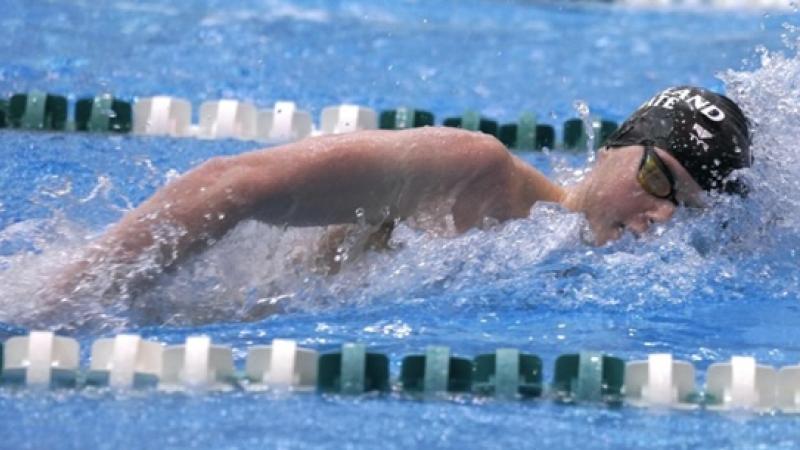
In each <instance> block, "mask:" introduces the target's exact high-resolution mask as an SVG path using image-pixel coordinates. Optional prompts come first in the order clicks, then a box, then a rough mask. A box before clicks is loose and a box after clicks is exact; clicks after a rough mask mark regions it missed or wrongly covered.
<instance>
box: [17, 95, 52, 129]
mask: <svg viewBox="0 0 800 450" xmlns="http://www.w3.org/2000/svg"><path fill="white" fill-rule="evenodd" d="M46 107H47V94H45V93H44V92H40V91H31V92H29V93H28V95H27V97H25V113H24V114H23V115H22V122H21V123H22V128H26V129H29V130H31V129H35V130H41V129H43V128H44V127H45V110H46Z"/></svg>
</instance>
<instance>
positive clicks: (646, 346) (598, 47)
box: [0, 0, 800, 449]
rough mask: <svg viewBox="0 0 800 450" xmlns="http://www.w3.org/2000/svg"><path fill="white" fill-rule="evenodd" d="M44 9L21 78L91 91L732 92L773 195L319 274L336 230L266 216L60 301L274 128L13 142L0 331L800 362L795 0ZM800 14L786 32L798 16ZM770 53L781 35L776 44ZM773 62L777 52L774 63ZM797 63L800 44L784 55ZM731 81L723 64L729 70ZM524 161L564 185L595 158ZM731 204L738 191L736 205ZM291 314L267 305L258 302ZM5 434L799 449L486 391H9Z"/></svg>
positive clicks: (18, 47) (422, 245)
mask: <svg viewBox="0 0 800 450" xmlns="http://www.w3.org/2000/svg"><path fill="white" fill-rule="evenodd" d="M175 3H177V4H172V3H170V2H157V1H147V2H135V3H134V2H121V1H107V2H74V1H72V2H29V1H23V0H19V1H13V0H4V1H3V2H2V6H3V7H4V8H3V10H4V14H3V16H2V17H0V26H2V29H4V30H5V31H6V33H5V38H4V39H3V40H0V93H3V94H11V93H13V92H16V91H26V90H29V89H32V88H39V89H44V90H48V91H53V92H58V93H63V94H66V95H69V96H70V98H72V99H75V98H79V97H82V96H86V95H94V94H95V93H97V92H100V91H110V92H113V93H115V94H118V95H120V96H122V97H127V98H130V97H133V96H137V95H139V96H147V95H153V94H163V93H166V94H172V95H178V96H184V97H186V98H188V99H190V100H192V101H193V102H195V103H194V105H195V109H197V106H198V105H199V102H200V101H202V100H205V99H216V98H219V97H223V96H224V97H235V98H239V99H244V100H249V101H252V102H254V103H256V104H258V105H259V106H261V107H266V106H268V105H270V104H271V103H272V102H274V101H275V100H279V99H291V100H295V101H296V102H298V104H299V105H300V106H301V107H303V108H305V109H308V110H310V111H312V112H314V113H317V112H319V111H320V110H321V108H322V107H324V106H326V105H329V104H335V103H340V102H344V101H348V102H356V103H361V104H365V105H369V106H372V107H374V108H377V109H380V108H385V107H393V106H397V105H400V104H410V105H414V106H418V107H424V108H428V109H430V110H432V111H434V112H436V113H437V115H438V116H439V117H443V116H445V115H448V114H458V113H460V112H461V111H462V110H464V109H465V108H468V107H469V108H476V109H480V110H481V111H483V112H484V114H486V115H488V116H492V117H495V118H498V119H502V120H513V119H514V118H515V117H516V116H517V114H518V113H520V112H522V111H526V110H530V111H535V112H537V113H538V114H539V117H540V120H541V121H543V122H549V123H554V124H557V123H560V122H561V121H563V120H564V119H565V118H567V117H572V116H574V115H575V114H576V111H575V102H577V101H581V102H586V103H587V104H588V105H589V107H590V108H591V110H592V111H593V112H596V113H600V114H603V115H605V116H607V117H611V118H614V119H622V118H624V116H625V115H626V114H627V113H628V112H629V111H630V110H631V109H632V108H634V107H635V106H636V105H638V104H640V103H641V102H642V101H643V100H644V99H646V98H647V97H649V96H650V95H652V94H653V93H654V92H656V91H657V90H659V89H661V88H663V87H665V86H668V85H671V84H678V83H692V84H699V85H703V86H706V87H710V88H715V89H725V88H727V90H728V92H729V93H730V95H732V96H734V97H736V98H737V99H738V100H740V101H741V103H742V104H743V105H744V106H745V109H746V111H747V112H748V114H750V116H751V118H752V119H753V120H754V122H755V123H756V125H757V127H758V130H759V134H758V135H757V137H756V142H755V155H756V162H757V166H756V168H754V169H753V170H752V171H750V173H748V174H747V176H749V177H750V178H751V180H752V182H753V185H754V186H756V187H757V188H758V189H756V190H755V193H754V194H753V195H752V196H751V197H750V198H749V199H747V200H734V201H727V203H728V204H725V205H721V206H720V207H718V208H716V209H713V210H710V211H707V212H705V213H698V212H690V211H681V212H680V213H679V214H678V215H677V216H676V217H675V219H674V220H673V221H672V222H670V223H669V224H667V225H665V226H662V227H658V228H657V229H656V230H655V231H654V232H653V233H651V234H650V235H648V236H645V237H644V238H642V239H639V240H636V239H634V238H632V237H631V236H627V237H625V238H624V239H623V240H621V241H620V242H617V243H615V244H612V245H609V246H606V247H601V248H595V247H591V246H588V245H586V244H584V243H583V242H582V239H581V237H580V235H581V229H582V222H581V219H580V217H577V216H575V215H571V214H565V213H563V212H561V211H557V210H553V209H550V208H547V207H538V208H535V209H534V210H533V211H532V213H531V216H530V217H529V218H528V219H523V220H518V221H514V222H510V223H507V224H504V225H502V226H497V227H493V228H491V229H488V230H475V231H472V232H469V233H467V234H466V235H464V236H460V237H457V238H452V239H451V238H443V237H437V236H432V235H428V234H425V233H421V232H418V231H415V230H413V229H411V228H408V227H405V226H402V225H401V226H400V227H399V228H398V229H397V230H396V232H395V235H394V237H393V239H394V241H395V242H394V244H395V246H396V247H397V248H396V249H395V250H394V251H392V252H383V253H367V254H363V255H356V254H355V250H354V249H353V252H354V254H353V255H352V256H353V258H352V260H351V261H349V262H348V263H346V264H345V266H344V268H343V270H342V271H341V273H339V274H337V275H334V276H325V275H321V274H320V273H318V271H316V270H315V267H314V264H313V262H312V260H313V251H314V248H315V242H316V239H318V237H319V236H320V234H321V233H322V231H323V230H321V229H318V228H312V229H289V230H281V229H279V228H276V227H270V226H266V225H261V224H257V223H244V224H242V226H240V227H238V228H237V229H235V230H233V231H232V232H231V233H230V234H229V235H228V236H226V237H225V238H224V239H222V240H221V241H220V242H219V243H218V244H217V245H216V246H214V247H213V248H212V249H211V250H209V251H208V252H207V253H205V254H203V255H200V256H199V257H197V258H195V259H194V260H192V261H190V262H189V263H188V264H187V265H186V266H185V267H184V268H182V269H181V270H178V271H176V272H175V273H169V274H163V275H162V276H161V277H160V278H159V280H158V282H157V284H156V287H155V288H154V289H153V290H152V291H151V292H149V293H146V294H144V295H142V296H141V297H138V298H136V299H135V300H131V299H127V298H123V299H119V298H106V297H104V296H103V295H102V292H98V294H97V296H96V297H91V296H90V297H89V298H86V299H84V300H83V301H81V302H78V303H76V304H75V306H74V308H73V309H72V310H71V311H69V312H65V313H62V315H60V316H58V317H56V318H53V317H48V316H46V315H42V314H41V313H42V311H43V310H44V309H46V305H42V304H40V303H38V302H37V292H38V291H39V290H40V289H41V287H42V286H43V285H44V284H45V283H46V282H47V280H48V279H49V277H50V276H52V273H53V272H54V271H57V270H58V267H60V266H61V265H62V264H64V263H65V262H67V261H68V260H69V259H70V257H72V256H74V255H75V254H76V252H77V251H78V250H79V249H80V248H82V247H83V246H84V245H86V243H87V242H89V241H90V240H91V239H92V238H93V237H96V236H97V235H98V234H99V233H101V232H102V230H103V229H104V228H105V227H106V226H108V225H109V224H111V223H113V222H114V221H115V220H116V219H118V218H119V217H120V215H121V214H122V213H123V212H124V211H125V210H127V209H130V208H131V207H132V206H135V205H136V204H138V203H139V202H140V201H142V200H143V199H144V198H146V197H147V196H148V195H150V194H152V192H154V190H155V189H157V188H158V187H159V186H161V185H163V184H164V183H165V182H166V181H167V180H168V179H170V178H171V177H173V176H175V175H177V174H179V173H182V172H185V171H186V170H188V169H189V168H191V167H192V166H194V165H196V164H198V163H199V162H201V161H203V160H204V159H205V158H207V157H209V156H211V155H217V154H234V153H238V152H241V151H245V150H247V149H251V148H253V147H254V145H255V144H252V143H243V142H234V141H218V142H210V141H197V140H173V139H167V138H152V137H132V136H124V137H110V136H102V135H97V136H93V135H82V134H49V133H23V132H11V131H0V152H2V154H3V155H4V158H3V159H2V162H0V171H1V173H2V176H1V177H0V183H1V185H0V192H2V194H0V268H1V269H2V272H0V284H2V285H3V287H4V288H3V290H2V292H0V323H2V325H0V337H6V336H9V335H12V334H17V333H22V332H23V331H24V330H25V327H27V326H30V325H31V324H36V325H38V326H44V327H64V326H65V324H66V325H67V326H69V327H72V329H71V332H72V333H73V334H74V335H76V336H77V337H78V338H79V339H80V341H81V344H82V347H83V356H84V361H86V360H87V359H88V349H89V346H90V344H91V342H92V341H93V340H94V339H96V338H98V337H100V336H107V335H111V334H113V333H117V332H121V331H134V332H138V333H141V334H143V335H145V336H147V337H149V338H152V339H156V340H159V341H162V342H166V343H177V342H181V341H182V340H183V339H185V337H186V336H188V335H191V334H197V333H205V334H209V335H211V336H212V337H213V339H214V340H215V341H217V342H220V343H225V344H229V345H232V346H233V347H234V348H235V349H236V354H235V356H236V358H237V364H239V365H240V367H241V365H242V364H243V357H244V355H245V353H244V351H245V349H246V347H247V346H249V345H255V344H262V343H267V342H269V341H270V340H271V339H273V338H275V337H283V338H294V339H298V340H299V341H300V342H301V344H302V345H305V346H309V347H313V348H316V349H318V350H322V351H324V350H329V349H334V348H336V347H338V346H339V345H341V343H343V342H346V341H362V342H365V343H367V344H369V345H371V346H373V347H374V348H375V349H376V350H378V351H383V352H386V353H388V354H389V355H390V357H391V358H392V361H393V366H392V369H393V371H394V372H395V373H397V372H398V371H399V366H398V364H399V361H400V359H401V357H402V356H403V355H405V354H408V353H412V352H418V351H420V350H422V349H423V348H424V347H425V346H427V345H429V344H443V345H449V346H451V347H452V349H453V351H454V352H455V353H458V354H463V355H468V356H472V355H474V354H477V353H480V352H486V351H492V350H494V349H495V348H496V347H500V346H513V347H518V348H522V349H524V350H526V351H530V352H535V353H537V354H539V355H541V356H542V358H543V359H544V361H545V369H546V371H545V377H547V378H550V377H551V376H552V372H551V370H550V369H551V367H552V362H553V360H554V358H555V357H556V356H557V355H559V354H561V353H567V352H573V351H576V350H580V349H593V350H604V351H608V352H611V353H613V354H615V355H617V356H621V357H623V358H626V359H634V358H641V357H643V356H644V355H646V354H647V353H649V352H656V351H658V352H661V351H667V352H671V353H673V354H674V355H675V356H676V357H677V358H681V359H687V360H690V361H692V362H693V363H694V364H695V366H696V367H697V368H698V369H699V371H698V372H699V373H698V382H699V383H702V381H703V376H702V374H703V372H704V370H705V368H706V367H707V366H708V365H709V364H711V363H713V362H717V361H723V360H727V359H728V358H730V357H731V356H732V355H735V354H748V355H754V356H756V357H757V358H758V359H759V360H761V361H763V362H766V363H769V364H774V365H778V366H780V365H788V364H796V363H797V362H798V360H800V346H798V343H799V342H800V331H798V327H797V326H796V323H797V322H798V319H800V312H798V310H799V309H800V303H798V301H797V299H798V294H800V279H798V278H800V277H798V275H799V273H798V270H797V263H796V249H797V248H798V244H800V240H799V239H798V237H797V236H798V228H800V215H798V214H797V213H796V212H795V211H800V209H798V204H797V203H798V201H800V200H798V199H800V186H798V183H797V182H795V180H794V176H795V175H796V173H797V170H798V169H800V167H798V166H800V163H798V160H797V157H796V156H795V155H796V153H797V149H796V142H795V141H796V139H795V137H796V136H797V133H798V131H800V130H798V125H797V124H798V123H800V110H798V108H797V107H796V106H795V104H796V102H797V99H798V98H800V92H798V91H800V89H799V88H797V86H800V83H798V80H800V62H798V59H797V58H796V57H795V56H794V55H795V51H794V49H793V48H792V47H793V43H794V42H795V33H794V31H793V30H792V27H791V24H793V23H797V17H795V16H793V15H791V14H783V13H770V14H767V15H765V14H757V13H754V12H720V11H713V10H703V11H700V12H691V11H686V10H658V11H648V10H631V9H623V8H619V7H615V6H612V5H589V6H586V5H583V6H580V5H575V4H572V3H570V4H569V5H559V4H557V3H535V4H532V3H529V2H489V1H458V2H456V1H451V2H448V1H426V2H412V1H406V2H394V1H392V2H374V1H367V0H361V1H338V2H336V1H330V2H325V1H321V0H320V1H300V2H293V3H289V2H283V1H263V0H262V1H255V0H253V1H238V2H236V3H235V4H232V2H227V1H226V2H223V1H191V2H190V1H186V2H175ZM783 24H789V26H788V27H787V26H783ZM759 49H762V50H759ZM765 52H766V53H765ZM776 52H783V53H785V55H786V56H785V57H782V56H780V55H779V54H778V53H776ZM718 75H722V78H723V79H724V80H725V81H723V80H722V79H720V78H719V77H718ZM524 157H525V158H526V159H527V160H528V161H529V162H531V163H532V164H534V165H536V166H537V167H538V168H540V169H541V170H542V171H544V172H545V173H547V174H548V175H551V176H553V177H555V178H556V179H558V180H561V181H564V182H569V181H571V180H574V179H576V177H579V176H580V174H581V170H582V169H583V168H584V167H585V164H586V155H584V154H560V153H557V152H554V153H551V154H529V155H524ZM721 202H722V203H726V201H725V200H721ZM265 304H267V305H272V306H274V307H275V308H277V309H278V310H279V311H280V313H278V314H274V315H269V316H263V314H262V309H263V305H265ZM0 424H2V425H0V430H3V433H2V435H3V439H2V441H0V447H2V448H14V449H19V448H154V447H158V448H214V449H216V448H264V447H267V448H306V447H314V448H336V449H339V448H359V447H362V448H375V447H379V446H380V447H386V448H395V447H396V448H408V447H443V448H456V447H458V448H463V447H468V448H497V447H502V446H509V447H514V448H519V447H530V446H533V445H538V446H541V447H543V448H565V447H574V448H641V447H643V446H652V447H671V448H672V447H679V448H682V447H685V448H697V447H705V448H714V447H717V448H719V447H726V448H730V447H734V448H737V447H738V448H755V447H767V448H777V447H787V448H794V447H796V446H797V444H796V443H797V440H798V438H800V433H799V432H798V431H797V430H798V427H797V419H796V418H794V417H790V416H782V415H776V416H749V415H743V414H737V415H721V414H711V413H705V412H695V413H685V412H662V413H651V412H648V411H643V410H635V409H631V408H624V409H606V408H603V407H592V406H588V407H559V406H555V405H553V404H551V403H548V402H544V401H536V402H531V403H512V404H505V403H495V402H490V401H485V400H476V399H472V398H469V397H467V398H453V399H449V400H442V401H432V402H418V401H411V400H407V399H404V398H402V397H401V396H397V395H391V396H387V397H381V398H373V397H366V398H338V397H320V396H315V395H310V396H304V395H294V396H281V395H272V394H261V395H256V394H224V395H222V394H219V395H206V396H184V395H167V394H160V393H154V392H142V393H132V394H124V395H122V394H115V393H111V392H106V391H102V390H100V391H96V390H92V391H82V392H56V393H30V392H12V391H8V390H0Z"/></svg>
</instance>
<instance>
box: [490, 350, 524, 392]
mask: <svg viewBox="0 0 800 450" xmlns="http://www.w3.org/2000/svg"><path fill="white" fill-rule="evenodd" d="M494 383H495V390H494V395H495V396H496V397H500V398H505V399H512V398H516V397H517V394H518V393H519V350H516V349H511V348H501V349H498V350H497V352H496V358H495V369H494Z"/></svg>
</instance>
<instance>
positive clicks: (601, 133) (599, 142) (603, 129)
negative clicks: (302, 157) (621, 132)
mask: <svg viewBox="0 0 800 450" xmlns="http://www.w3.org/2000/svg"><path fill="white" fill-rule="evenodd" d="M617 128H618V125H617V122H614V121H611V120H601V121H600V127H599V129H598V130H596V131H595V133H594V135H595V148H600V147H602V146H603V144H605V143H606V140H608V138H609V136H611V134H612V133H614V132H615V131H617Z"/></svg>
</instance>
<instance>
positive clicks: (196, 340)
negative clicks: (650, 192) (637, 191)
mask: <svg viewBox="0 0 800 450" xmlns="http://www.w3.org/2000/svg"><path fill="white" fill-rule="evenodd" d="M79 355H80V348H79V344H78V341H76V340H75V339H73V338H69V337H63V336H56V335H55V334H54V333H52V332H49V331H32V332H31V333H30V334H28V335H27V336H15V337H11V338H9V339H7V340H6V341H5V343H4V344H3V345H0V363H2V365H0V381H1V382H2V383H3V384H5V385H7V386H12V387H13V386H16V387H17V388H32V389H49V388H76V387H81V386H99V387H108V388H111V389H123V390H124V389H146V388H149V389H157V390H161V391H170V392H175V391H178V392H209V391H231V390H240V389H242V390H246V391H264V390H273V391H276V390H277V391H298V392H313V391H316V392H320V393H330V394H342V395H362V394H366V393H371V392H372V393H386V392H390V391H396V392H402V393H405V394H408V395H411V396H412V397H419V396H422V397H437V396H442V395H452V394H457V395H463V394H473V395H478V396H488V397H494V398H496V399H498V400H525V399H534V398H539V397H543V396H545V397H547V398H550V399H552V400H554V401H556V402H558V403H565V404H574V403H594V404H605V405H609V406H620V405H622V404H628V405H631V406H635V407H649V408H674V409H682V410H693V409H700V408H705V409H707V410H711V411H736V410H742V411H752V412H756V413H768V412H773V411H782V412H784V413H787V414H797V413H800V365H796V366H787V367H784V368H782V369H781V370H780V371H776V370H775V368H773V367H771V366H766V365H760V364H758V362H757V361H756V360H755V358H753V357H750V356H734V357H732V358H731V360H730V361H729V362H725V363H715V364H711V365H710V366H709V367H708V370H707V372H706V384H705V387H704V389H702V390H698V389H697V388H696V386H695V379H696V377H695V369H694V366H693V365H692V364H691V363H690V362H687V361H678V360H675V359H673V357H672V355H670V354H667V353H658V354H651V355H649V356H648V358H647V359H646V360H639V361H630V362H627V363H626V362H625V361H623V360H622V359H620V358H618V357H615V356H611V355H607V354H603V353H599V352H580V353H571V354H564V355H561V356H559V357H558V358H557V359H556V361H555V364H554V372H553V380H552V383H551V384H550V385H549V386H545V383H544V382H543V370H542V367H543V365H542V360H541V359H540V358H539V357H538V356H536V355H533V354H528V353H522V352H520V351H519V350H518V349H513V348H500V349H497V350H496V351H495V352H494V353H485V354H480V355H477V356H475V357H474V359H470V358H466V357H463V356H455V355H453V354H452V353H451V350H450V348H448V347H443V346H429V347H428V348H426V349H425V351H424V353H422V354H412V355H408V356H405V357H404V358H403V359H402V361H401V368H400V374H399V377H398V378H397V380H394V383H393V381H392V380H391V379H390V370H389V363H390V361H389V358H388V357H387V356H386V355H385V354H383V353H379V352H374V351H370V350H369V349H368V348H367V347H366V345H364V344H360V343H346V344H344V345H342V347H341V348H340V349H339V350H338V351H333V352H328V353H322V354H320V353H318V352H317V351H316V350H313V349H309V348H302V347H299V346H298V345H297V342H296V341H293V340H289V339H275V340H273V341H272V343H271V345H259V346H253V347H250V348H248V349H247V357H246V361H245V368H244V372H243V373H241V374H239V373H237V372H236V369H235V366H234V362H233V350H232V349H231V347H229V346H224V345H216V344H214V343H213V342H212V340H211V338H210V337H208V336H202V335H201V336H189V337H187V338H186V341H185V342H184V343H183V344H181V345H172V346H164V345H163V344H162V343H159V342H154V341H148V340H145V339H142V338H141V337H140V336H138V335H135V334H121V335H118V336H115V337H113V338H102V339H98V340H96V341H95V342H94V343H93V344H92V348H91V360H90V365H89V368H88V370H86V371H85V372H83V371H82V370H81V368H80V358H79Z"/></svg>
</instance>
